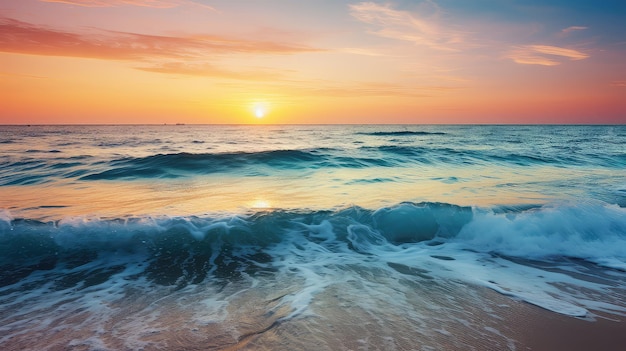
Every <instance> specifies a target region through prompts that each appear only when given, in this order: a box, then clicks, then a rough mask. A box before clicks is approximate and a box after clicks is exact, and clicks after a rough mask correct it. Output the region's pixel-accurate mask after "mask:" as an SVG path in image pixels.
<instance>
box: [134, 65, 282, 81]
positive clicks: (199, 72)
mask: <svg viewBox="0 0 626 351" xmlns="http://www.w3.org/2000/svg"><path fill="white" fill-rule="evenodd" d="M135 68H136V69H138V70H141V71H147V72H157V73H167V74H177V75H188V76H200V77H219V78H227V79H237V80H261V81H263V80H268V79H271V80H277V79H281V78H283V76H284V75H283V74H281V73H279V72H273V71H269V70H267V69H256V70H254V71H252V70H251V71H242V70H237V71H233V70H229V69H226V68H223V67H218V66H216V65H213V64H210V63H207V62H192V63H190V62H163V63H158V64H152V65H144V66H140V67H135Z"/></svg>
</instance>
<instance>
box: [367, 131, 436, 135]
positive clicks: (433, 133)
mask: <svg viewBox="0 0 626 351" xmlns="http://www.w3.org/2000/svg"><path fill="white" fill-rule="evenodd" d="M357 134H359V135H371V136H410V135H446V134H448V133H445V132H424V131H409V130H401V131H395V132H363V133H357Z"/></svg>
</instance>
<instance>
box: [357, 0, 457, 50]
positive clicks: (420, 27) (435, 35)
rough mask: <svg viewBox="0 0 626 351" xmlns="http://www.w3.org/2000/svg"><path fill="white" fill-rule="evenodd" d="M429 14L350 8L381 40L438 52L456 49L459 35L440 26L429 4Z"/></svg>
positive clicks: (376, 6)
mask: <svg viewBox="0 0 626 351" xmlns="http://www.w3.org/2000/svg"><path fill="white" fill-rule="evenodd" d="M425 4H427V5H429V6H430V7H431V12H432V13H433V14H431V15H424V14H419V13H412V12H408V11H401V10H396V9H394V8H393V7H392V6H391V5H390V4H385V5H381V4H377V3H374V2H361V3H358V4H353V5H350V14H351V15H352V16H353V17H354V18H356V19H357V20H359V21H361V22H364V23H367V24H370V25H372V26H374V27H375V28H377V29H375V30H372V31H371V33H372V34H375V35H378V36H380V37H384V38H391V39H396V40H403V41H409V42H413V43H415V44H418V45H424V46H427V47H430V48H435V49H440V50H457V48H456V47H455V45H457V44H460V43H462V42H463V40H464V34H463V33H462V32H459V31H456V30H453V29H450V28H449V26H443V25H442V24H440V23H439V21H438V19H437V17H438V16H439V12H440V11H439V9H438V8H437V7H436V5H435V4H434V3H432V2H426V3H425Z"/></svg>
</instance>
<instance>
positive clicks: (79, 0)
mask: <svg viewBox="0 0 626 351" xmlns="http://www.w3.org/2000/svg"><path fill="white" fill-rule="evenodd" d="M39 1H41V2H53V3H60V4H68V5H76V6H83V7H119V6H143V7H153V8H172V7H177V6H181V5H196V6H201V7H204V8H207V9H213V7H211V6H208V5H204V4H200V3H197V2H194V1H190V0H39Z"/></svg>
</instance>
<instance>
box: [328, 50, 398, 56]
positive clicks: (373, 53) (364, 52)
mask: <svg viewBox="0 0 626 351" xmlns="http://www.w3.org/2000/svg"><path fill="white" fill-rule="evenodd" d="M339 51H340V52H343V53H346V54H353V55H361V56H389V55H387V54H383V53H381V52H376V51H372V50H367V49H361V48H343V49H340V50H339Z"/></svg>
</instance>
